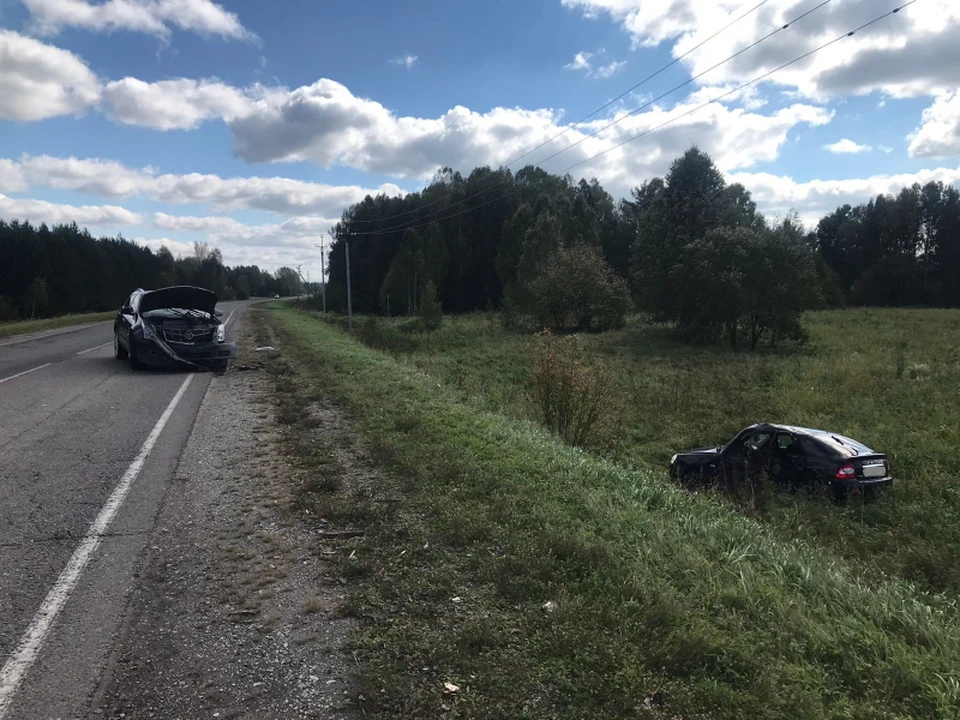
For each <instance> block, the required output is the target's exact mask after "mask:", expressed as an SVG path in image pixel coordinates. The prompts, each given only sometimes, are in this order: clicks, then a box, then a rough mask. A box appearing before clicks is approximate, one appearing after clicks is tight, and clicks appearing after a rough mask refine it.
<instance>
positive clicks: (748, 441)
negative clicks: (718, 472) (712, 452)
mask: <svg viewBox="0 0 960 720" xmlns="http://www.w3.org/2000/svg"><path fill="white" fill-rule="evenodd" d="M773 435H774V433H773V431H772V430H751V431H748V432H745V433H743V434H742V435H740V436H739V437H737V439H736V440H734V441H733V442H732V443H730V446H729V447H728V448H727V449H726V450H725V451H724V453H723V459H722V461H721V462H722V465H723V474H724V477H725V478H726V479H727V481H728V482H734V483H738V482H743V481H744V480H746V478H747V476H748V475H749V476H750V477H751V478H755V477H756V476H757V475H758V474H759V473H760V472H761V471H762V470H763V469H765V468H766V467H767V466H768V465H769V451H770V448H771V446H772V445H773V442H772V441H773Z"/></svg>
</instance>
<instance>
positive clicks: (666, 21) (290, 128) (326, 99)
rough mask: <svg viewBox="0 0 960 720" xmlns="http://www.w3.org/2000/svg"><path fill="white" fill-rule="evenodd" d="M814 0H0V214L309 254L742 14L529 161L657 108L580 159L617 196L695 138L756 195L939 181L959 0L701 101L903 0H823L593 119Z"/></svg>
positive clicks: (266, 255)
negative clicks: (444, 173)
mask: <svg viewBox="0 0 960 720" xmlns="http://www.w3.org/2000/svg"><path fill="white" fill-rule="evenodd" d="M817 4H819V0H802V1H798V0H768V1H767V2H766V3H762V6H761V7H760V8H758V9H756V10H754V11H752V12H751V8H754V6H756V5H757V0H749V1H747V0H710V1H708V0H671V2H670V3H665V2H663V1H662V0H526V1H524V2H516V0H513V1H509V0H488V1H487V2H484V3H466V2H459V1H455V0H454V1H451V0H419V1H418V2H416V3H406V4H403V3H385V2H374V1H373V0H353V1H348V0H331V1H329V2H321V3H301V2H293V1H292V0H274V1H273V2H269V3H265V2H262V0H260V1H254V0H235V1H233V2H222V3H215V2H213V0H0V217H4V218H6V219H11V218H14V217H17V218H21V219H23V218H29V219H30V220H33V221H37V222H39V221H47V222H57V221H63V220H68V221H69V220H72V219H76V220H77V222H78V223H79V224H85V225H87V226H89V227H90V228H91V231H92V232H94V233H97V234H110V235H113V234H116V233H118V232H122V233H123V235H124V236H125V237H129V238H136V239H137V240H138V241H141V242H144V243H146V244H148V245H150V246H152V247H157V246H159V245H161V244H164V245H167V246H169V247H171V248H172V249H173V250H174V252H188V251H189V247H190V245H189V244H190V243H192V242H193V241H194V240H205V241H208V242H210V243H211V244H212V245H214V246H216V247H219V248H220V249H221V251H222V252H223V255H224V258H225V260H226V261H227V262H228V263H231V264H232V263H240V262H243V263H247V262H257V263H259V264H261V265H262V266H266V267H268V268H270V269H275V268H276V267H278V266H279V265H281V264H287V263H299V262H304V263H305V264H307V265H308V266H309V264H310V263H309V261H307V260H304V259H303V257H302V256H303V255H304V254H307V255H309V254H310V253H311V252H312V246H313V243H314V242H316V239H317V236H318V235H319V233H321V232H324V231H325V230H326V229H327V228H328V227H329V226H330V224H331V223H332V222H333V221H335V219H336V218H337V217H338V216H339V214H340V212H341V211H342V209H343V208H344V207H345V206H346V205H348V204H349V203H351V202H355V201H357V200H359V199H361V198H362V197H363V195H364V194H365V193H366V192H371V191H385V192H390V193H398V192H402V191H405V190H413V189H416V188H418V187H420V186H422V185H423V184H424V183H425V182H427V181H428V179H429V177H430V176H431V175H432V174H433V172H434V171H435V170H436V169H437V168H438V167H440V166H442V165H452V166H454V167H456V168H457V169H458V170H461V171H464V172H469V171H470V170H471V169H472V168H473V167H474V166H476V165H480V164H493V165H499V164H503V163H507V162H509V161H510V160H512V159H513V158H515V157H516V156H518V155H520V154H521V153H523V152H525V151H526V150H529V149H530V148H532V147H534V146H536V145H538V144H540V143H541V142H543V141H544V140H546V139H548V138H550V137H552V136H553V135H555V134H556V133H557V132H559V131H560V130H561V129H563V128H564V127H566V126H567V124H569V123H572V122H574V121H576V120H579V119H580V118H581V117H582V116H584V115H586V114H588V113H590V112H591V111H593V110H594V109H596V108H597V107H599V106H600V105H602V104H603V103H605V102H607V101H608V100H609V99H611V98H613V97H616V96H617V95H619V94H620V93H622V92H624V91H625V90H627V89H628V88H630V87H631V86H632V85H634V84H636V83H637V82H639V81H640V80H642V79H643V78H644V77H646V76H647V75H649V74H650V73H651V72H653V71H655V70H657V69H659V68H660V67H662V66H664V65H666V64H667V63H669V62H670V61H671V60H673V59H674V58H676V57H679V56H681V55H683V54H684V53H686V52H687V51H688V50H690V49H691V48H693V47H694V46H695V45H697V44H698V43H700V42H701V41H703V40H705V39H707V38H708V37H709V36H710V35H711V34H713V33H715V32H716V31H717V30H719V29H721V28H723V27H724V26H725V25H727V24H728V23H731V22H732V21H734V20H735V19H737V18H740V19H738V20H737V21H736V22H735V23H734V24H733V25H732V26H731V27H730V28H729V30H726V31H724V32H723V33H721V34H720V35H718V36H717V37H715V38H713V39H711V40H709V41H708V42H706V43H704V44H703V46H702V47H701V48H700V49H698V50H696V51H695V52H693V53H691V54H690V55H689V56H687V57H684V58H683V60H682V61H680V62H678V63H677V64H676V65H675V66H673V67H672V68H670V69H669V70H668V71H666V72H664V73H663V74H662V75H660V76H659V77H657V78H656V79H654V80H653V81H651V82H649V83H647V84H645V85H643V86H642V87H640V88H638V89H637V90H636V91H635V92H634V93H632V94H630V95H628V96H627V97H626V98H624V100H623V101H621V102H618V103H617V104H615V105H614V106H613V107H611V108H609V109H608V110H606V111H604V112H603V113H601V114H600V115H598V116H597V117H595V118H594V119H593V120H592V121H591V123H588V124H586V125H581V126H579V127H574V128H571V129H570V130H569V131H568V132H567V133H566V134H565V135H564V136H563V138H562V139H561V140H559V141H557V142H555V143H553V144H552V145H551V146H549V148H545V149H544V150H541V151H539V152H537V153H533V154H532V155H531V156H530V157H528V158H526V160H525V162H527V161H536V160H539V159H541V158H543V157H545V156H546V155H548V154H551V153H552V152H554V151H556V150H560V149H564V148H566V147H567V146H568V145H570V144H571V143H573V142H575V141H577V140H583V142H582V143H581V144H580V145H578V146H577V147H573V148H569V149H568V150H566V151H565V152H564V153H563V154H562V155H560V156H559V157H558V158H556V159H555V160H552V161H550V162H548V163H546V164H545V167H546V168H547V169H549V170H551V171H558V170H562V169H564V168H566V167H568V166H569V165H572V164H574V163H577V162H579V161H581V160H584V159H587V158H590V157H592V156H594V155H596V154H597V153H599V152H602V151H603V150H606V149H607V148H610V147H611V146H613V145H616V144H617V143H619V142H622V141H623V140H624V139H626V138H629V137H631V136H633V135H636V134H638V133H641V132H646V131H648V130H649V129H650V128H652V127H655V126H657V125H659V124H661V123H664V122H668V123H670V124H669V125H668V126H667V127H665V128H663V129H662V130H657V131H655V132H653V133H651V134H649V135H647V136H646V137H644V138H642V139H639V140H637V141H635V142H633V143H630V144H628V145H625V146H624V147H622V148H620V149H618V150H616V151H613V152H610V153H607V154H606V155H603V156H602V157H599V158H597V159H595V160H590V161H588V162H587V163H585V164H584V165H583V166H581V167H580V168H578V169H577V171H576V172H575V173H574V174H575V175H579V174H585V175H587V176H596V177H598V178H599V179H600V180H601V182H603V184H604V185H605V186H606V187H607V188H608V189H609V190H610V191H611V192H613V193H614V194H615V195H618V196H623V195H625V194H627V193H628V192H629V189H630V188H631V187H633V186H636V185H638V184H640V183H641V182H643V181H644V180H645V179H648V178H650V177H653V176H655V175H661V174H663V173H664V172H665V171H666V169H667V167H668V166H669V163H670V161H671V160H672V159H673V158H675V157H676V156H677V155H679V154H680V153H681V152H682V151H683V150H684V149H685V148H686V147H688V146H689V145H691V144H694V143H696V144H698V145H700V146H701V147H703V148H704V149H706V150H707V151H708V152H710V153H711V154H712V155H713V156H714V157H715V159H716V161H717V163H718V165H719V166H720V167H721V169H722V170H723V171H724V172H725V173H727V174H728V176H729V177H730V179H731V180H736V181H739V182H743V183H744V184H745V185H746V186H747V188H748V189H750V190H751V191H752V192H753V193H754V197H755V199H756V200H757V201H758V203H759V205H760V207H761V209H762V210H764V211H765V212H766V213H767V214H768V215H771V216H776V215H782V214H783V213H785V212H787V211H789V210H795V211H797V212H799V213H800V214H801V216H802V217H803V218H804V220H805V221H807V222H808V223H811V224H812V223H815V222H816V219H817V218H818V217H819V216H821V215H822V214H824V213H826V212H829V211H830V210H832V209H834V208H835V207H836V206H837V205H838V204H840V203H842V202H851V203H856V202H862V201H865V200H867V199H868V198H869V197H870V196H871V195H875V194H877V193H881V192H893V191H896V190H898V189H899V188H900V187H902V186H903V185H904V184H907V183H910V182H914V181H917V182H926V181H929V180H941V181H943V182H948V183H956V182H957V180H958V179H960V169H958V156H960V93H958V92H957V88H956V80H955V78H956V77H958V76H960V75H958V73H960V59H957V58H958V56H960V54H958V53H956V52H955V48H956V47H957V43H958V42H960V8H958V7H957V3H954V2H951V0H920V1H919V2H917V3H915V4H914V5H911V6H910V7H908V8H906V9H905V10H904V11H903V12H901V13H899V14H897V15H895V16H892V17H890V18H887V19H886V20H884V21H882V22H880V23H877V24H876V25H874V26H872V27H871V28H869V29H868V30H866V31H864V32H862V33H859V34H858V35H856V36H855V37H853V38H848V39H846V40H844V41H843V42H841V43H838V44H837V45H835V46H832V47H830V48H827V49H826V50H824V51H822V52H820V53H818V54H817V55H816V56H815V57H813V58H812V59H811V60H809V61H807V62H806V63H805V64H803V65H802V66H794V67H791V68H788V69H785V70H783V71H781V72H779V73H777V74H776V75H774V76H773V77H771V78H770V80H768V81H765V82H763V83H760V84H758V85H755V86H752V87H751V88H750V89H749V91H745V92H740V93H737V94H735V95H733V96H731V97H728V98H726V99H724V100H722V101H720V102H714V103H709V102H708V101H710V100H712V99H714V98H716V97H718V96H719V95H721V94H723V93H725V92H727V91H728V90H730V89H732V88H735V87H736V86H737V85H739V84H741V83H743V82H745V81H748V80H750V79H752V78H754V77H756V76H758V75H760V74H762V73H764V72H766V71H768V70H770V69H772V68H774V67H776V66H778V65H780V64H782V63H783V62H785V61H786V60H789V59H792V58H794V57H796V56H798V55H800V54H802V53H803V52H805V51H807V50H810V49H812V48H815V47H818V46H819V45H822V44H823V43H825V42H827V41H828V40H832V39H833V38H835V37H838V36H840V35H842V34H844V33H845V32H847V31H849V30H851V29H853V28H855V27H857V26H859V25H860V24H862V23H863V22H866V21H868V20H872V19H873V18H875V17H876V16H878V15H880V14H882V13H884V12H886V11H888V10H891V9H893V8H895V7H896V6H897V5H898V4H899V2H898V0H832V1H831V2H830V3H828V4H827V5H826V6H824V7H823V8H820V9H818V10H816V11H815V12H813V13H811V14H810V15H809V16H808V17H806V18H804V19H803V20H802V21H799V22H797V23H796V24H795V25H793V26H791V27H790V28H789V29H788V30H783V31H781V32H779V33H777V34H775V35H774V36H773V37H771V38H770V39H769V40H766V41H764V42H763V43H762V44H760V45H758V46H757V47H756V48H754V49H753V50H751V51H750V52H748V53H744V54H743V55H741V56H740V57H738V58H737V59H736V60H735V61H732V62H728V63H724V64H722V65H721V66H720V67H719V68H717V69H715V70H712V71H710V72H708V73H707V74H705V75H704V76H703V77H702V78H700V79H698V80H696V81H695V82H693V83H691V84H689V85H688V86H687V87H685V88H683V89H682V90H680V91H678V92H675V93H673V94H671V95H669V96H667V97H664V98H662V99H661V100H659V101H657V103H656V104H654V105H652V106H650V107H648V108H645V109H643V110H642V111H640V112H638V113H637V114H636V115H633V116H631V117H629V118H626V119H624V120H622V121H621V122H620V123H618V124H616V125H615V126H613V127H611V128H609V129H606V130H603V131H601V132H600V133H599V134H597V136H596V137H587V136H588V135H589V134H590V133H593V132H594V131H595V130H597V129H599V128H600V127H602V126H603V125H605V124H607V123H608V122H609V121H610V119H611V118H616V117H619V116H618V115H614V114H613V113H617V112H620V113H623V112H624V111H629V110H633V109H635V108H637V107H638V106H639V105H641V104H642V103H645V102H648V101H649V100H650V99H651V98H654V97H657V96H659V95H661V94H663V93H665V92H666V91H668V90H670V89H671V88H673V87H674V86H676V85H677V84H680V83H683V82H685V81H687V80H689V79H690V78H691V77H693V76H694V75H698V74H699V73H701V72H703V71H704V70H706V69H707V68H710V67H711V66H713V65H715V64H717V63H719V62H722V61H723V60H725V59H726V58H727V57H729V56H730V55H732V54H733V53H735V52H737V51H738V50H740V49H741V48H743V47H744V46H745V45H748V44H749V43H751V42H753V41H754V40H755V39H757V38H760V37H762V36H764V35H766V34H768V33H770V32H772V31H773V30H775V29H776V28H777V27H781V26H782V25H783V24H784V23H785V22H787V21H789V20H792V19H794V18H795V17H797V16H799V15H801V14H802V13H804V12H806V11H808V10H810V9H811V8H813V7H814V6H815V5H817ZM665 6H669V7H665ZM741 16H742V17H741ZM700 105H705V107H704V108H703V109H701V110H698V111H696V112H694V113H692V114H690V115H686V116H684V115H683V114H684V113H686V112H687V111H688V110H691V109H693V108H696V107H698V106H700ZM677 116H681V117H677ZM512 167H513V169H514V170H516V169H519V167H520V165H516V166H512ZM315 264H319V263H318V262H316V263H315ZM315 272H316V271H315Z"/></svg>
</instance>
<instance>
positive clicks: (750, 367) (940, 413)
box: [361, 310, 960, 594]
mask: <svg viewBox="0 0 960 720" xmlns="http://www.w3.org/2000/svg"><path fill="white" fill-rule="evenodd" d="M806 325H807V327H808V329H809V331H810V334H811V341H810V343H809V344H808V345H807V346H805V347H803V348H786V349H782V350H779V351H776V352H765V353H757V354H750V353H747V352H732V351H730V350H727V349H725V348H715V347H697V346H690V345H687V344H683V343H680V342H678V341H677V340H675V339H674V337H673V336H672V334H671V333H670V332H669V331H668V330H667V329H665V328H662V327H657V326H650V325H644V324H642V323H639V322H637V323H634V324H632V325H631V326H630V327H628V328H627V329H626V330H624V331H621V332H615V333H606V334H603V335H594V336H585V337H584V341H585V343H586V345H587V348H588V351H589V355H590V356H591V357H592V358H593V359H595V360H597V361H602V362H603V363H605V364H606V365H607V367H609V368H610V369H611V370H612V371H613V372H614V373H615V374H616V376H617V380H618V383H619V385H620V396H621V398H622V399H623V410H624V419H625V421H624V437H623V440H622V442H621V444H620V446H619V448H618V451H617V459H618V460H619V461H620V462H621V463H623V464H625V465H627V466H628V467H634V468H644V469H651V470H656V471H663V470H664V468H665V467H666V465H667V463H668V462H669V458H670V456H671V455H672V454H673V453H675V452H677V451H679V450H684V449H689V448H693V447H703V446H708V445H712V444H716V443H720V442H723V441H725V440H727V439H729V438H730V437H732V436H733V435H734V434H736V433H737V432H738V431H739V430H741V429H742V428H743V427H745V426H746V425H749V424H751V423H754V422H762V421H770V422H782V423H786V424H793V425H806V426H812V427H821V428H825V429H829V430H834V431H837V432H843V433H845V434H847V435H849V436H851V437H854V438H857V439H859V440H861V441H863V442H865V443H866V444H868V445H870V446H871V447H874V448H876V449H878V450H881V451H883V452H886V453H887V454H888V455H889V456H890V458H891V462H892V466H893V469H894V474H895V477H896V485H895V488H894V489H893V491H892V492H890V493H886V494H885V495H884V496H883V497H881V498H880V499H879V500H878V501H876V502H870V503H867V504H865V505H864V504H863V503H859V502H852V503H849V504H848V505H847V506H846V507H844V508H838V507H836V506H834V505H832V504H830V503H828V502H824V501H822V500H820V499H812V500H811V499H808V498H804V497H789V496H787V497H783V496H781V497H776V498H774V502H773V503H772V504H770V505H769V507H766V508H765V510H764V513H763V518H764V520H765V522H766V523H767V524H768V525H769V526H771V527H773V528H774V529H775V530H776V531H777V532H778V533H779V534H781V535H782V536H784V537H792V538H798V539H802V540H805V541H810V542H812V543H814V544H816V545H818V546H820V547H822V548H823V549H824V550H825V551H827V552H830V553H831V554H835V555H837V556H840V557H842V558H845V559H846V560H847V561H849V562H851V563H853V564H855V565H857V566H858V567H862V568H863V569H864V570H865V575H866V576H867V577H868V578H869V577H872V576H874V575H876V574H878V573H885V574H889V575H894V576H898V577H900V578H903V579H905V580H908V581H911V582H915V583H917V584H918V585H920V586H921V587H923V588H925V589H928V590H930V591H933V592H949V593H952V594H956V593H958V592H960V522H958V518H960V393H958V392H957V391H956V389H955V388H957V387H960V311H953V310H845V311H836V312H823V313H813V314H810V315H808V317H807V318H806ZM361 327H362V323H361ZM361 334H362V333H361ZM379 335H380V337H381V340H380V344H381V345H383V346H384V347H387V348H390V349H392V350H393V352H394V355H395V356H396V357H397V358H398V359H400V360H401V361H402V362H404V363H405V364H407V365H410V366H412V367H415V368H417V369H418V370H421V371H423V372H426V373H428V374H429V375H430V376H431V377H433V378H435V379H436V380H437V381H438V382H440V383H441V384H442V385H444V386H445V387H450V388H452V389H453V390H454V391H455V392H456V394H457V397H458V398H459V399H460V400H462V401H468V402H471V403H473V404H475V405H476V406H477V407H480V408H483V409H485V410H491V411H496V412H502V413H504V414H507V415H510V416H512V417H528V416H530V412H529V408H528V407H527V406H526V404H525V393H526V388H527V387H528V384H529V366H530V356H529V353H530V349H531V347H532V343H533V340H532V338H531V337H530V336H529V335H523V334H516V333H509V332H506V331H504V330H503V329H502V328H501V327H500V326H499V325H498V324H497V322H496V320H495V318H494V317H493V316H488V315H474V316H468V317H461V318H447V319H446V322H445V325H444V327H443V329H441V330H440V331H439V332H438V333H436V334H434V335H432V336H430V335H425V334H422V333H410V332H405V331H404V330H403V329H402V324H399V325H398V324H394V325H393V326H391V325H385V326H383V327H382V328H380V330H379ZM903 344H905V348H904V349H903V350H902V351H899V350H898V348H903ZM898 355H902V357H900V361H901V362H900V364H901V367H902V370H903V372H902V375H901V377H897V375H898V369H897V368H898Z"/></svg>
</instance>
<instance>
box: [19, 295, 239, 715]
mask: <svg viewBox="0 0 960 720" xmlns="http://www.w3.org/2000/svg"><path fill="white" fill-rule="evenodd" d="M245 305H246V304H245V303H223V304H221V305H220V306H219V307H220V308H221V309H222V310H223V311H224V319H226V318H228V317H230V318H231V321H230V324H229V325H228V326H227V335H228V338H229V337H230V336H231V335H232V334H233V333H232V330H233V328H234V327H235V324H236V322H237V320H238V318H239V317H240V315H241V313H242V310H243V308H244V306H245ZM231 313H233V315H232V316H231ZM112 339H113V325H112V322H106V323H96V324H93V325H89V326H85V327H82V328H79V329H72V330H70V331H68V332H64V331H57V332H55V333H54V334H49V335H41V336H38V337H33V338H28V339H16V338H11V339H8V340H0V667H2V670H0V720H33V719H34V718H38V719H43V720H47V719H48V718H63V719H64V720H66V719H67V718H81V717H86V713H87V709H88V706H89V702H90V698H91V695H92V693H93V692H94V690H95V689H96V686H97V683H98V681H99V679H100V675H101V673H102V671H103V668H104V667H105V665H106V663H107V660H108V658H109V656H110V653H111V651H112V649H113V644H114V639H115V637H116V635H117V632H118V630H119V628H120V623H121V622H122V620H123V615H124V608H125V604H126V601H127V598H128V596H129V592H130V589H131V587H132V585H133V583H134V582H135V580H136V570H137V561H138V558H139V557H140V555H141V552H142V551H143V550H144V547H145V545H146V543H147V542H148V541H149V539H150V533H151V531H152V530H153V528H154V525H155V521H156V517H157V514H158V512H159V510H160V508H161V506H162V503H163V500H164V497H165V496H166V493H167V492H168V490H169V489H170V487H171V486H172V483H173V482H175V478H174V473H175V471H176V467H177V462H178V459H179V457H180V453H181V451H182V449H183V447H184V445H185V443H186V441H187V438H188V437H189V436H190V432H191V430H192V428H193V423H194V419H195V418H196V416H197V411H198V409H199V407H200V403H201V401H202V399H203V396H204V393H205V392H206V390H207V386H208V385H209V382H210V376H209V374H206V373H197V374H193V373H190V372H188V371H152V370H146V371H140V372H136V373H134V372H133V371H132V370H131V369H130V365H129V363H126V362H121V361H118V360H116V359H115V358H114V357H113V348H112ZM164 418H165V420H164ZM98 522H99V525H97V523H98ZM105 525H106V527H104V526H105Z"/></svg>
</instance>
